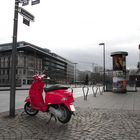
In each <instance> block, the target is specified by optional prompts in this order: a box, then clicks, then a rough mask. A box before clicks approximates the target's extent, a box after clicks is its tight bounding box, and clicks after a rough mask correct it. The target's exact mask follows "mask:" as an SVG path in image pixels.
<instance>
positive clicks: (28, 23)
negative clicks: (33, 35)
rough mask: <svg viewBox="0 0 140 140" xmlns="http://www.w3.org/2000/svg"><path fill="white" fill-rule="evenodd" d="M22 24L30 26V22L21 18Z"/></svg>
mask: <svg viewBox="0 0 140 140" xmlns="http://www.w3.org/2000/svg"><path fill="white" fill-rule="evenodd" d="M23 23H24V24H25V25H27V26H30V20H28V19H26V18H24V17H23Z"/></svg>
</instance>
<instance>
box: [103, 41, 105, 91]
mask: <svg viewBox="0 0 140 140" xmlns="http://www.w3.org/2000/svg"><path fill="white" fill-rule="evenodd" d="M103 57H104V60H103V61H104V62H103V63H104V91H105V43H104V45H103Z"/></svg>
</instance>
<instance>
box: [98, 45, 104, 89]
mask: <svg viewBox="0 0 140 140" xmlns="http://www.w3.org/2000/svg"><path fill="white" fill-rule="evenodd" d="M99 45H100V46H103V68H104V74H103V90H104V91H105V43H100V44H99Z"/></svg>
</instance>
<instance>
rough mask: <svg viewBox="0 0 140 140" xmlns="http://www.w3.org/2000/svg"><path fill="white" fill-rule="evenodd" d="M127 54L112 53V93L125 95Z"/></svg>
mask: <svg viewBox="0 0 140 140" xmlns="http://www.w3.org/2000/svg"><path fill="white" fill-rule="evenodd" d="M127 55H128V53H127V52H112V53H111V56H112V58H113V92H117V93H126V56H127Z"/></svg>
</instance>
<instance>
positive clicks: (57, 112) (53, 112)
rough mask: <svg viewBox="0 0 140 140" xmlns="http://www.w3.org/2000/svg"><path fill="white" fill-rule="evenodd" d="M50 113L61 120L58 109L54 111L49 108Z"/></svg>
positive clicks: (52, 108)
mask: <svg viewBox="0 0 140 140" xmlns="http://www.w3.org/2000/svg"><path fill="white" fill-rule="evenodd" d="M49 111H50V113H52V114H53V115H54V116H55V117H58V118H61V117H62V112H61V111H60V110H58V109H55V108H54V107H51V106H50V107H49Z"/></svg>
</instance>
